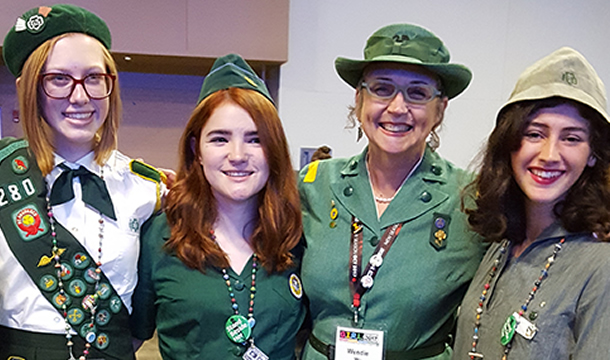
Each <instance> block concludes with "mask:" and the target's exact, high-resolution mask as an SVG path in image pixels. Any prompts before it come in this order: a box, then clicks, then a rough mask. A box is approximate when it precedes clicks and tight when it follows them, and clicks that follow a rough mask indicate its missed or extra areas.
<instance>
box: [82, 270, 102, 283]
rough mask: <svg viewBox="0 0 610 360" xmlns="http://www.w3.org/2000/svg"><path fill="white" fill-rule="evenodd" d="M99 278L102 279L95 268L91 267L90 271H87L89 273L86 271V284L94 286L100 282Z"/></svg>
mask: <svg viewBox="0 0 610 360" xmlns="http://www.w3.org/2000/svg"><path fill="white" fill-rule="evenodd" d="M99 278H100V274H98V273H97V272H96V271H95V268H93V267H90V268H89V269H87V271H85V281H86V282H88V283H90V284H93V283H95V282H96V281H98V280H99Z"/></svg>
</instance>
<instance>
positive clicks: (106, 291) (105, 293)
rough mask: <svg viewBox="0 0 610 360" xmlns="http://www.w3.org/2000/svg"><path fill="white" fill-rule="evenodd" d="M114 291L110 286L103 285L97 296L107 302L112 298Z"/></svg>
mask: <svg viewBox="0 0 610 360" xmlns="http://www.w3.org/2000/svg"><path fill="white" fill-rule="evenodd" d="M111 294H112V291H111V290H110V285H108V284H105V283H101V284H100V286H99V289H97V296H99V297H100V299H102V300H106V299H108V298H109V297H110V295H111Z"/></svg>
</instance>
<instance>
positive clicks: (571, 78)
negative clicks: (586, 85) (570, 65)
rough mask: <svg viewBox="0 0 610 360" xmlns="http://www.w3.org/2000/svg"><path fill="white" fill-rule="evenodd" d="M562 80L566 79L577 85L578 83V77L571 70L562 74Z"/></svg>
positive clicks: (567, 82)
mask: <svg viewBox="0 0 610 360" xmlns="http://www.w3.org/2000/svg"><path fill="white" fill-rule="evenodd" d="M561 80H562V81H564V82H565V83H566V84H568V85H572V86H575V85H577V84H578V80H577V79H576V75H574V73H573V72H571V71H566V72H564V73H563V75H561Z"/></svg>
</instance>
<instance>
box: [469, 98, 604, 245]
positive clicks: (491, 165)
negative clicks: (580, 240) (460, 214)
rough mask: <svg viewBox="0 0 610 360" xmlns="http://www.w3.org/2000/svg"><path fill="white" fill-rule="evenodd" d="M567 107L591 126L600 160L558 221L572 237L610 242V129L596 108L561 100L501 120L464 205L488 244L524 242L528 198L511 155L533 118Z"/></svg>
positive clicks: (507, 113) (561, 206)
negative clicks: (585, 234)
mask: <svg viewBox="0 0 610 360" xmlns="http://www.w3.org/2000/svg"><path fill="white" fill-rule="evenodd" d="M562 104H568V105H571V106H573V107H574V108H576V109H577V110H578V112H579V114H580V115H581V116H582V117H583V118H584V119H587V120H588V122H589V128H590V136H589V144H590V146H591V150H592V153H593V156H595V158H596V163H595V165H594V166H592V167H589V166H587V167H586V168H585V169H584V171H583V173H582V174H581V175H580V177H579V178H578V180H577V181H576V182H575V183H574V185H572V187H571V188H570V189H569V190H568V192H567V194H566V197H565V199H564V200H563V201H560V202H558V203H557V204H556V205H555V207H554V208H553V212H554V214H555V217H556V218H557V219H559V220H560V222H561V225H562V226H563V227H564V228H565V229H566V230H567V231H569V232H573V233H575V232H589V233H593V234H595V236H596V237H597V238H598V239H600V240H602V241H609V240H610V234H609V233H610V186H609V179H610V178H609V173H610V171H609V166H610V147H609V146H608V140H609V139H610V131H609V129H610V126H609V125H608V122H607V121H606V120H605V119H604V118H603V117H602V116H601V114H599V113H598V112H597V111H595V110H593V109H592V108H590V107H588V106H586V105H584V104H581V103H579V102H576V101H573V100H569V99H566V98H562V97H551V98H547V99H543V100H529V101H521V102H518V103H515V104H512V105H509V106H507V107H506V108H504V109H503V110H502V111H501V112H500V114H498V118H497V123H496V127H495V129H494V130H493V132H492V133H491V135H490V136H489V140H488V143H487V148H486V149H485V150H484V152H483V154H482V155H483V158H482V163H481V169H480V173H479V175H478V176H477V177H476V179H475V180H474V181H473V182H472V183H471V184H469V185H468V187H467V188H466V190H465V192H464V195H463V196H464V197H463V204H467V203H472V201H471V200H474V203H475V205H476V206H474V207H471V208H468V207H466V206H465V205H463V206H464V207H466V208H465V212H466V214H467V215H468V222H469V224H470V226H471V227H472V228H473V230H474V231H476V232H477V233H479V234H480V235H482V236H483V237H484V238H485V239H486V241H490V242H494V241H501V240H502V239H504V238H508V239H510V240H512V241H514V242H516V243H520V242H522V241H523V240H524V239H525V234H526V232H525V231H526V228H525V227H526V225H525V224H526V221H525V205H524V199H525V194H524V193H523V192H522V191H521V189H520V188H519V186H518V185H517V183H516V181H515V179H514V177H513V172H512V167H511V153H513V152H514V151H517V150H518V149H519V148H520V147H521V140H522V138H523V133H524V131H525V129H526V127H527V126H528V125H529V123H530V121H531V118H532V116H533V115H534V114H535V113H536V112H538V111H539V110H540V109H543V108H552V107H556V106H559V105H562Z"/></svg>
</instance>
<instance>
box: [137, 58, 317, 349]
mask: <svg viewBox="0 0 610 360" xmlns="http://www.w3.org/2000/svg"><path fill="white" fill-rule="evenodd" d="M301 232H302V227H301V213H300V211H299V199H298V192H297V187H296V181H295V178H294V173H293V170H292V165H291V163H290V156H289V153H288V145H287V141H286V137H285V135H284V131H283V129H282V124H281V122H280V119H279V116H278V114H277V110H276V108H275V106H274V104H273V100H272V99H271V96H270V95H269V92H268V90H267V88H266V86H265V84H264V83H263V81H262V80H261V79H260V78H259V77H258V76H257V75H256V74H255V73H254V71H253V70H252V68H250V66H249V65H248V64H247V63H246V62H245V61H244V60H243V59H242V58H241V57H239V56H238V55H234V54H229V55H226V56H223V57H221V58H218V59H217V60H216V62H215V63H214V66H213V67H212V70H211V72H210V74H208V76H207V77H206V78H205V80H204V83H203V86H202V89H201V95H200V97H199V104H198V105H197V107H196V108H195V110H194V111H193V114H192V115H191V118H190V120H189V122H188V124H187V125H186V128H185V130H184V133H183V135H182V140H181V144H180V165H179V168H178V173H177V180H176V184H175V185H174V186H173V187H172V190H171V192H170V194H169V195H168V198H167V209H166V213H165V214H164V215H162V216H159V217H157V218H156V219H155V220H154V221H153V222H152V224H151V225H150V227H149V228H148V229H147V230H146V231H145V235H144V236H145V240H144V242H143V243H144V247H143V249H142V258H141V262H140V267H139V271H140V273H139V275H140V282H139V284H138V287H137V289H136V293H135V297H134V303H136V304H138V305H137V306H136V307H135V309H134V313H133V316H132V318H133V320H134V321H133V324H134V328H133V330H134V332H133V333H134V336H135V337H137V338H138V339H142V340H144V339H148V338H150V337H151V336H152V335H153V332H154V330H155V328H156V329H157V332H158V335H159V344H160V350H161V355H162V356H163V358H164V359H176V360H182V359H188V358H193V357H196V358H208V357H209V356H213V357H214V358H218V359H225V358H226V359H228V358H236V357H243V358H244V359H261V360H264V359H274V360H275V359H279V360H292V359H294V358H295V335H296V333H297V331H298V330H299V328H300V326H301V323H302V322H303V319H304V316H305V309H304V304H303V302H302V297H303V289H302V287H301V280H300V278H299V274H298V269H299V263H300V252H301V251H302V250H301V246H299V240H300V237H301Z"/></svg>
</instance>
